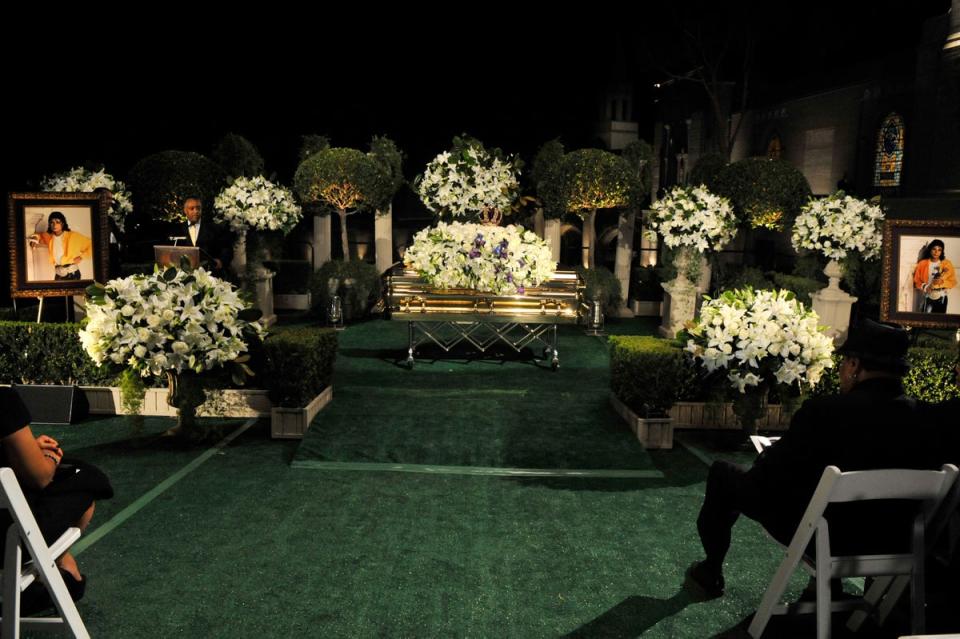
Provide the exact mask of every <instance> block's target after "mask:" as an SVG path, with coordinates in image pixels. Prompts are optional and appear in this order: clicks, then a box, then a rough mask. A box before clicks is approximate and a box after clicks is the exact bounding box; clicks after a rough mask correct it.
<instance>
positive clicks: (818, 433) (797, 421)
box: [685, 320, 930, 598]
mask: <svg viewBox="0 0 960 639" xmlns="http://www.w3.org/2000/svg"><path fill="white" fill-rule="evenodd" d="M908 346H909V338H908V336H907V333H906V331H905V330H903V329H902V328H897V327H894V326H890V325H886V324H879V323H877V322H872V321H870V320H867V321H866V322H865V323H864V324H863V325H862V326H860V327H858V328H855V329H853V330H852V331H851V333H850V336H849V338H848V339H847V341H846V342H845V343H844V345H843V346H842V347H841V348H840V349H839V350H838V352H839V353H841V354H843V356H844V357H843V361H842V362H841V364H840V370H839V376H840V393H841V394H840V395H833V396H827V397H818V398H814V399H809V400H807V401H806V402H804V403H803V405H802V406H801V407H800V409H799V410H797V412H796V413H795V414H794V416H793V419H792V420H791V422H790V429H789V431H788V432H787V433H786V434H784V436H783V437H782V438H781V439H780V441H778V442H777V443H775V444H774V445H772V446H770V447H769V448H768V449H766V450H765V451H764V452H763V454H762V455H760V457H759V458H758V459H757V460H756V462H754V464H753V466H752V467H751V468H749V469H746V468H743V467H741V466H738V465H736V464H731V463H728V462H724V461H718V462H714V464H713V465H712V466H711V467H710V472H709V475H708V477H707V486H706V494H705V496H704V500H703V507H702V508H701V510H700V516H699V517H698V518H697V530H698V532H699V533H700V540H701V543H702V544H703V549H704V551H705V552H706V559H704V560H703V561H701V562H699V563H695V564H694V565H692V566H691V567H690V569H689V570H688V572H687V580H686V584H685V585H686V586H687V587H688V589H690V590H692V591H693V593H694V594H696V595H699V596H701V597H703V598H712V597H718V596H720V595H722V594H723V590H724V578H723V560H724V557H725V556H726V554H727V550H728V549H729V548H730V531H731V529H732V528H733V525H734V523H735V522H736V520H737V518H738V517H739V516H740V514H741V513H743V514H745V515H747V517H750V518H751V519H754V520H756V521H757V522H759V523H760V524H762V525H763V527H764V528H766V529H767V531H768V532H770V534H771V535H773V537H774V538H775V539H777V540H778V541H780V542H781V543H784V544H788V543H789V542H790V540H791V538H792V537H793V534H794V532H795V531H796V528H797V526H798V525H799V523H800V520H801V519H802V518H803V513H804V511H805V510H806V507H807V504H808V503H809V501H810V498H811V497H812V496H813V492H814V490H815V489H816V487H817V484H818V483H819V481H820V476H821V475H822V474H823V469H824V468H825V467H826V466H829V465H834V466H837V467H838V468H840V470H841V471H852V470H866V469H873V468H926V467H929V463H930V457H929V454H928V453H926V452H925V451H924V450H923V448H924V446H925V445H929V442H924V441H923V438H922V437H915V436H914V434H913V433H912V431H911V429H913V428H914V427H915V426H917V425H919V424H922V422H923V416H924V415H925V413H924V406H923V405H922V403H921V402H917V401H916V400H914V399H911V398H909V397H907V396H906V395H904V391H903V385H902V383H901V380H902V378H903V376H904V375H905V374H906V372H907V370H908V365H907V360H906V354H907V348H908ZM877 507H878V505H877V504H869V503H867V504H864V503H859V504H844V505H842V506H840V507H839V508H836V507H834V506H831V509H832V510H830V509H828V511H827V519H828V520H829V521H831V523H832V525H831V544H832V547H833V548H835V549H837V550H838V551H840V552H843V546H845V545H846V544H847V543H849V542H850V541H856V542H857V543H858V544H861V545H860V546H858V548H860V549H862V543H863V542H864V541H865V540H866V541H867V542H868V543H869V544H871V545H873V546H878V545H879V546H886V547H887V548H889V546H887V544H889V543H891V541H892V542H893V543H898V544H899V543H900V542H906V541H907V540H908V539H909V529H908V528H904V529H900V528H897V527H896V526H894V527H893V529H891V530H889V534H888V535H887V534H885V535H878V534H876V530H875V529H874V531H873V533H872V534H870V535H869V536H868V537H869V538H868V539H867V538H866V537H864V531H865V528H864V527H865V526H866V525H867V524H868V523H869V522H870V521H871V518H872V520H873V521H876V517H878V516H881V514H880V511H879V510H878V508H877ZM882 507H884V508H885V510H884V511H883V513H884V514H883V515H882V516H883V517H884V519H882V520H881V521H884V522H886V521H890V520H891V519H890V515H891V512H892V511H891V508H893V510H897V508H895V507H894V506H893V505H891V504H889V503H888V504H883V505H882ZM901 507H902V506H901ZM893 520H894V521H895V519H893ZM881 528H883V527H882V526H881ZM888 528H889V527H888ZM835 533H836V534H835ZM881 537H882V538H881ZM845 540H846V541H845ZM837 546H840V548H837ZM887 551H888V550H887ZM877 552H886V551H885V550H883V549H880V550H877Z"/></svg>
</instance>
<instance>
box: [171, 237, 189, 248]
mask: <svg viewBox="0 0 960 639" xmlns="http://www.w3.org/2000/svg"><path fill="white" fill-rule="evenodd" d="M167 239H168V240H170V241H171V242H173V245H174V246H176V245H177V242H178V241H179V240H186V239H187V236H186V235H171V236H170V237H168V238H167Z"/></svg>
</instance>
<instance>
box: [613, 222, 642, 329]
mask: <svg viewBox="0 0 960 639" xmlns="http://www.w3.org/2000/svg"><path fill="white" fill-rule="evenodd" d="M636 217H637V214H636V213H635V212H634V211H630V212H629V213H621V214H620V220H619V225H618V232H617V257H616V261H615V263H614V274H615V275H616V277H617V279H618V280H620V290H621V291H622V292H623V295H622V296H621V298H620V306H619V307H618V308H617V310H616V314H617V317H633V315H634V313H633V311H632V310H631V309H629V308H627V306H626V301H627V292H628V291H629V290H630V262H631V261H632V260H633V236H634V232H633V228H634V223H635V221H636Z"/></svg>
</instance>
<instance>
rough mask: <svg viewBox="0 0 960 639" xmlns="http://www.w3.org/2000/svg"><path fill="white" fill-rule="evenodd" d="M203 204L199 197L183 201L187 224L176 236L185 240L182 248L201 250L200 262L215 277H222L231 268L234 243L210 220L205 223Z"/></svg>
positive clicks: (226, 233) (182, 226) (177, 230)
mask: <svg viewBox="0 0 960 639" xmlns="http://www.w3.org/2000/svg"><path fill="white" fill-rule="evenodd" d="M202 212H203V204H202V202H201V201H200V197H199V196H197V195H190V196H187V197H186V198H185V199H184V200H183V215H184V217H185V218H186V222H185V223H183V224H181V225H179V226H178V227H177V229H176V236H177V237H178V238H181V239H182V240H183V244H180V246H196V247H197V248H199V249H200V262H201V263H204V262H206V263H208V265H209V266H210V267H211V270H212V272H213V273H214V275H217V276H221V275H223V271H224V270H225V269H226V268H227V267H229V266H230V258H231V256H232V243H231V242H230V237H231V236H230V234H229V233H228V232H226V231H224V230H223V229H220V228H218V227H217V226H215V225H214V224H213V222H210V221H209V220H207V221H203V219H202V216H201V213H202Z"/></svg>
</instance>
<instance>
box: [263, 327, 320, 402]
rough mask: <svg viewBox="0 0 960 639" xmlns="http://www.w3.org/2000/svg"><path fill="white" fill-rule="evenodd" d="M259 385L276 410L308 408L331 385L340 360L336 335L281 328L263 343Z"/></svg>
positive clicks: (316, 329)
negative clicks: (335, 368)
mask: <svg viewBox="0 0 960 639" xmlns="http://www.w3.org/2000/svg"><path fill="white" fill-rule="evenodd" d="M263 351H264V361H263V368H262V372H261V373H260V374H259V375H258V377H259V380H258V385H263V386H264V387H266V389H267V390H268V391H269V392H270V401H272V402H273V404H274V406H285V407H290V408H296V407H303V406H306V405H307V404H308V403H309V402H310V400H312V399H313V398H314V397H316V396H317V395H318V394H319V393H320V391H322V390H323V389H324V388H326V387H327V386H329V385H330V380H331V379H332V377H333V364H334V361H335V360H336V357H337V333H336V331H334V330H332V329H324V328H299V327H298V328H282V329H278V330H277V332H276V333H274V334H272V335H270V336H269V337H268V338H267V339H266V340H265V341H264V343H263Z"/></svg>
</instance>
